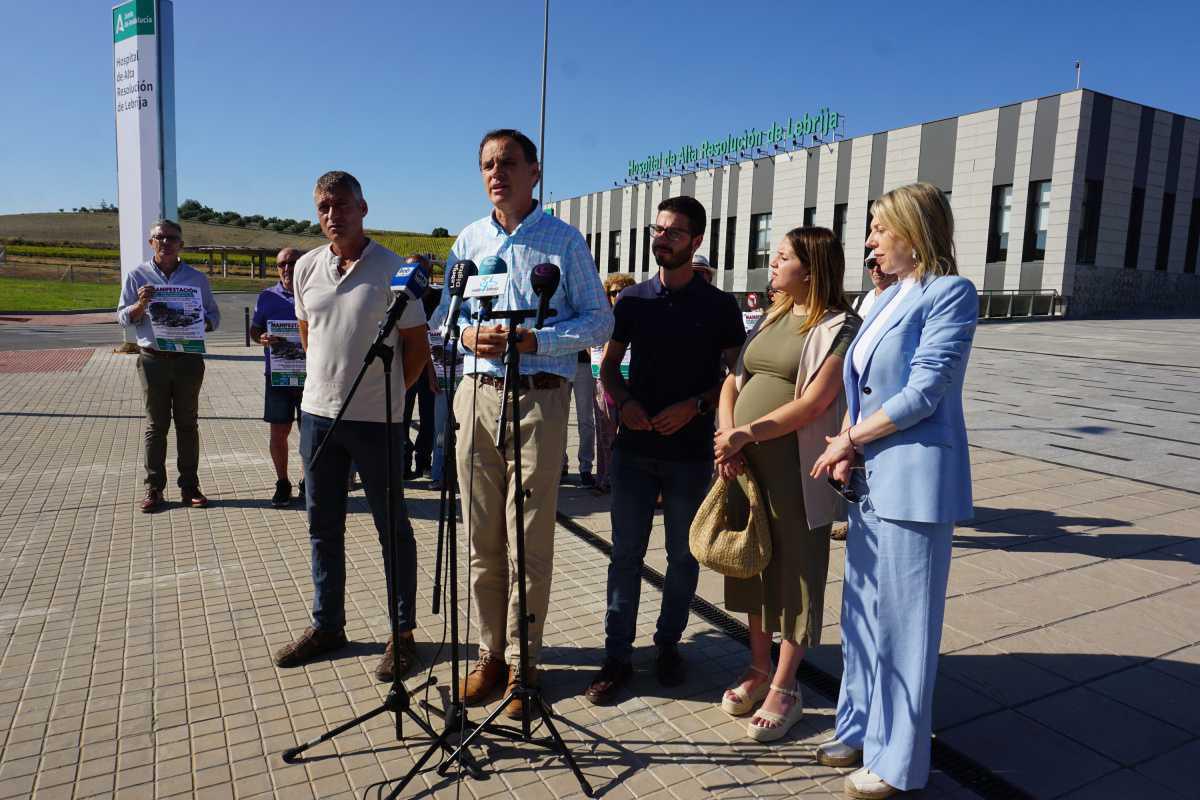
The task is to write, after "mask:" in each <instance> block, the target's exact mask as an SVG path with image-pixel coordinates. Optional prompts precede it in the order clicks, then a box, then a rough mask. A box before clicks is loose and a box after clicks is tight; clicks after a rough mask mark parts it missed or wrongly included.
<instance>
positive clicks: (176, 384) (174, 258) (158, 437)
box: [117, 219, 221, 514]
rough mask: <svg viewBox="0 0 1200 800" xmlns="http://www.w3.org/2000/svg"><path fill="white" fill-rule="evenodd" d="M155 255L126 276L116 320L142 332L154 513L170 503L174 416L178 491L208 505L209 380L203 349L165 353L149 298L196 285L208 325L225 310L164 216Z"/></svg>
mask: <svg viewBox="0 0 1200 800" xmlns="http://www.w3.org/2000/svg"><path fill="white" fill-rule="evenodd" d="M150 247H151V249H153V251H154V257H153V258H151V259H150V260H149V261H147V262H146V263H144V264H139V265H138V266H137V267H135V268H134V269H133V270H132V271H130V273H129V274H128V275H126V276H125V279H124V282H123V283H122V285H121V300H120V302H119V304H118V307H117V322H119V323H120V324H121V325H124V326H125V327H126V328H129V329H131V330H132V331H133V332H134V333H135V334H136V336H137V344H138V350H139V353H138V361H137V372H138V379H139V381H140V382H141V384H142V397H143V399H144V401H145V406H146V433H145V436H144V437H143V440H144V458H145V467H146V478H145V484H146V495H145V497H143V498H142V502H141V506H140V507H141V510H142V512H143V513H147V514H148V513H151V512H153V511H158V510H159V509H161V508H162V507H163V505H164V503H165V500H164V496H163V491H164V490H165V489H166V486H167V467H166V461H167V431H169V430H170V429H171V420H172V419H174V420H175V442H176V448H177V449H178V451H179V456H178V462H177V463H178V466H179V494H180V499H181V500H182V502H183V504H184V505H185V506H189V507H191V508H204V507H206V506H207V505H208V498H207V497H205V496H204V494H203V493H202V492H201V491H200V478H199V476H198V475H197V470H198V469H199V466H200V427H199V422H198V420H199V415H200V386H201V385H202V384H203V383H204V356H202V355H201V354H199V353H181V352H163V351H162V350H160V349H159V346H158V343H157V341H156V340H155V338H154V329H153V327H152V326H151V324H150V314H149V313H148V310H149V308H150V300H151V298H152V297H154V291H155V288H156V287H159V286H192V287H195V288H197V289H199V290H200V299H201V302H202V304H203V306H204V329H205V330H206V331H213V330H216V329H217V325H219V324H220V322H221V310H220V309H219V308H218V307H217V301H216V299H215V298H214V297H213V293H212V288H211V287H210V286H209V284H208V278H207V277H205V275H204V273H202V272H200V271H199V270H196V269H193V268H192V267H190V266H188V265H187V264H185V263H183V261H181V260H180V258H179V252H180V250H181V249H182V247H183V229H182V228H181V227H180V226H179V223H177V222H174V221H173V220H169V219H164V220H159V221H158V222H156V223H154V225H153V226H152V227H151V228H150Z"/></svg>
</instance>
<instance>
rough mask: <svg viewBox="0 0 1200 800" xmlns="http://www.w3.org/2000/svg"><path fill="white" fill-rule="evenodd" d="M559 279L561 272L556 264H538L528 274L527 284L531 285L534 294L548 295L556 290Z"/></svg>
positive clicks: (560, 278)
mask: <svg viewBox="0 0 1200 800" xmlns="http://www.w3.org/2000/svg"><path fill="white" fill-rule="evenodd" d="M560 280H562V273H561V272H560V271H559V269H558V265H557V264H538V265H537V266H536V267H534V268H533V272H532V274H530V276H529V284H530V285H531V286H532V287H533V292H534V294H536V295H538V296H539V297H549V296H551V295H552V294H554V293H555V292H556V291H558V283H559V281H560Z"/></svg>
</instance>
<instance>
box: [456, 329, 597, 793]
mask: <svg viewBox="0 0 1200 800" xmlns="http://www.w3.org/2000/svg"><path fill="white" fill-rule="evenodd" d="M534 316H537V312H536V311H530V310H513V311H492V312H490V313H488V314H487V315H486V317H485V318H487V319H504V320H507V321H508V336H507V338H506V341H505V347H504V384H503V389H502V392H501V396H500V419H499V424H498V426H497V428H498V430H497V432H496V447H497V448H498V449H499V450H501V451H503V450H504V447H505V439H506V436H505V434H506V429H507V425H508V423H509V422H510V421H511V423H512V451H513V472H514V480H515V481H516V485H515V487H514V490H513V497H514V504H515V506H516V509H515V510H516V528H517V530H516V542H517V608H518V615H519V616H518V622H517V625H518V630H519V635H520V642H519V643H518V646H519V653H520V660H519V663H518V667H517V679H516V681H515V683H514V684H513V687H512V689H511V690H510V691H509V692H508V694H507V695H506V696H505V697H504V698H503V699H502V700H501V701H500V703H499V704H498V705H497V706H496V709H495V710H494V711H492V713H491V714H489V715H488V717H487V718H486V719H484V721H483V722H481V723H479V724H478V725H473V726H472V727H473V728H474V730H472V731H471V732H470V733H469V734H468V735H467V737H466V738H465V739H463V740H462V741H461V743H460V744H459V746H458V749H456V750H455V751H454V752H453V753H451V754H450V757H449V759H448V762H453V761H455V760H457V759H460V758H462V756H463V755H465V754H466V753H467V747H469V746H470V744H471V742H473V741H474V740H475V739H476V737H478V736H479V734H480V732H481V731H483V730H484V729H487V730H490V731H492V732H493V733H495V734H497V735H500V736H503V737H505V738H507V739H510V740H513V741H524V742H528V743H530V744H535V745H537V746H539V747H544V748H546V749H548V750H551V751H553V752H555V753H557V754H558V755H560V756H562V758H563V760H564V761H565V762H566V763H567V766H568V767H570V769H571V772H572V773H574V775H575V778H576V780H578V781H579V786H580V788H581V789H582V790H583V793H584V794H585V795H587V796H588V797H592V796H594V792H593V789H592V787H591V785H590V784H589V783H588V781H587V779H586V778H585V777H584V775H583V773H582V772H581V771H580V769H579V766H578V765H577V764H576V763H575V759H574V758H573V757H572V756H571V752H570V750H568V749H567V746H566V743H565V742H563V740H562V737H561V736H560V735H559V733H558V729H557V728H556V727H555V726H554V721H553V714H552V711H551V709H550V706H549V704H548V703H547V702H546V700H545V698H544V697H543V696H542V692H541V688H540V687H538V686H536V685H533V684H532V683H531V682H530V680H529V678H530V673H529V623H530V621H531V620H530V615H529V607H528V603H527V600H526V592H525V488H524V482H523V480H522V475H521V411H520V400H521V397H520V391H521V382H520V381H521V364H520V358H521V356H520V351H518V349H517V341H518V339H517V325H518V324H519V323H521V322H524V321H525V320H528V319H529V318H530V317H534ZM513 700H520V701H521V708H522V712H521V728H520V729H519V730H518V729H514V728H510V727H508V726H505V725H498V724H496V717H497V716H499V714H500V712H501V711H503V710H504V709H505V708H506V707H507V706H508V704H509V703H510V702H512V701H513ZM534 707H536V708H537V709H538V711H539V712H540V713H541V715H542V720H543V721H544V722H545V724H546V729H547V730H548V731H549V732H550V736H549V737H548V738H541V739H535V738H533V737H532V735H531V731H530V715H531V710H532V709H533V708H534Z"/></svg>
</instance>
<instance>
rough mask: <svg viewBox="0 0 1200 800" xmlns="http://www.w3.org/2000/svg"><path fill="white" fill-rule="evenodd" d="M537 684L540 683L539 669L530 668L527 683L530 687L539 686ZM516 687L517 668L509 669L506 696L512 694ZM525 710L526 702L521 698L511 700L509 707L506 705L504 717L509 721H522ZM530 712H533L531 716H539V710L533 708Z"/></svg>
mask: <svg viewBox="0 0 1200 800" xmlns="http://www.w3.org/2000/svg"><path fill="white" fill-rule="evenodd" d="M537 682H538V671H537V667H530V668H529V680H528V681H527V682H526V683H527V685H529V686H537ZM516 685H517V668H516V667H509V668H508V685H507V686H506V687H505V689H504V693H505V695H507V694H508V693H509V692H511V691H512V690H513V687H514V686H516ZM524 710H525V701H524V700H523V699H521V698H520V697H514V698H513V699H512V700H509V701H508V705H506V706H505V707H504V716H506V717H508V718H509V719H520V718H521V716H522V713H523V712H524ZM530 712H531V714H530V716H534V715H536V714H537V709H536V708H532V709H530Z"/></svg>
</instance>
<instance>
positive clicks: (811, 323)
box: [762, 228, 850, 334]
mask: <svg viewBox="0 0 1200 800" xmlns="http://www.w3.org/2000/svg"><path fill="white" fill-rule="evenodd" d="M787 240H788V243H789V244H791V246H792V250H793V251H794V252H795V253H796V258H797V259H799V261H800V263H801V264H803V265H804V266H805V267H807V268H808V275H809V277H808V297H806V298H805V300H804V306H805V309H806V311H805V313H806V315H807V318H806V319H805V320H804V325H802V326H801V328H800V333H801V334H805V333H808V331H809V330H811V329H812V328H813V327H815V326H816V325H818V324H819V323H820V322H821V320H822V319H824V317H825V315H826V314H827V313H829V312H830V311H832V310H835V309H836V310H838V311H849V310H850V306H848V305H846V298H845V296H844V295H843V294H842V279H843V277H844V276H845V274H846V256H845V254H844V253H843V252H842V243H841V242H839V241H838V239H837V237H836V236H834V234H833V231H831V230H829V229H828V228H792V229H791V230H790V231H788V232H787ZM795 304H796V301H795V299H794V298H793V297H792V296H791V295H790V294H788V293H787V292H776V293H775V302H773V303H772V304H771V308H770V309H768V311H767V314H766V317H765V318H764V319H763V323H762V324H763V325H764V326H766V325H769V324H770V323H772V322H774V321H775V320H777V319H779V318H780V317H781V316H783V315H784V314H787V313H788V312H790V311H791V310H792V307H793V306H795Z"/></svg>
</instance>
